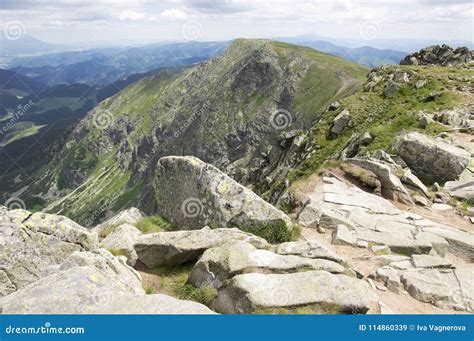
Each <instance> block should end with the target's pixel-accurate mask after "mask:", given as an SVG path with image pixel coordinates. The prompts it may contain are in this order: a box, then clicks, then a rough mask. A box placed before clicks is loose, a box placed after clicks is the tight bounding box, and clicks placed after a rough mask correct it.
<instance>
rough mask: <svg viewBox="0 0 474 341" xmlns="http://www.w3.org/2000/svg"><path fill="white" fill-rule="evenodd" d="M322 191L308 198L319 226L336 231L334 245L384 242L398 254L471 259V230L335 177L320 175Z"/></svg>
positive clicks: (381, 243)
mask: <svg viewBox="0 0 474 341" xmlns="http://www.w3.org/2000/svg"><path fill="white" fill-rule="evenodd" d="M322 191H323V196H322V199H321V196H318V195H312V196H311V200H312V203H313V204H315V205H319V208H320V211H321V217H320V220H319V227H320V228H322V229H331V230H335V231H334V233H333V238H332V242H333V244H341V245H351V246H354V247H358V246H359V245H361V243H364V244H365V242H368V245H369V247H370V246H373V245H376V246H377V245H380V246H383V245H386V246H388V247H389V248H390V250H391V252H394V253H400V254H407V255H411V254H429V253H431V252H432V251H433V252H435V253H436V254H437V255H439V256H444V255H445V254H446V252H448V251H449V252H452V253H454V254H456V255H458V256H460V257H463V258H465V259H468V260H470V259H473V258H474V253H473V250H474V234H472V233H467V232H463V231H460V230H457V229H455V228H453V227H451V226H448V225H443V224H440V223H436V222H433V221H430V220H428V219H425V218H423V217H422V216H420V215H418V214H414V213H411V212H408V211H403V210H400V209H398V208H396V207H395V206H394V205H393V204H392V203H391V202H390V201H388V200H386V199H384V198H381V197H379V196H377V195H374V194H371V193H367V192H364V191H362V190H361V189H359V188H357V187H355V186H352V185H348V184H346V183H344V182H343V181H341V180H339V179H337V178H334V177H324V178H323V186H322ZM435 205H436V204H435ZM448 206H449V205H448ZM449 207H450V209H452V207H451V206H449Z"/></svg>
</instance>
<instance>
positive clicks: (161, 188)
mask: <svg viewBox="0 0 474 341" xmlns="http://www.w3.org/2000/svg"><path fill="white" fill-rule="evenodd" d="M154 189H155V197H156V201H157V206H158V210H159V213H160V214H162V215H163V216H164V217H166V218H167V219H168V220H170V221H171V222H173V223H174V224H176V225H177V226H178V228H179V229H183V230H194V229H200V228H202V227H204V226H206V225H209V226H211V227H213V228H225V227H238V228H241V229H244V230H248V231H251V232H253V233H255V234H261V233H263V231H268V233H269V234H272V235H274V236H278V235H281V234H286V235H289V231H290V230H291V229H292V223H291V221H290V219H289V218H288V216H287V215H286V214H284V213H283V212H282V211H280V210H278V209H276V208H275V207H273V206H272V205H270V204H269V203H267V202H266V201H264V200H263V199H261V198H260V197H259V196H257V195H256V194H255V193H253V192H252V191H251V190H249V189H248V188H246V187H244V186H242V185H240V184H239V183H237V182H236V181H234V180H232V179H231V178H230V177H228V176H227V175H226V174H224V173H222V172H221V171H219V170H218V169H217V168H216V167H214V166H211V165H209V164H207V163H205V162H202V161H201V160H199V159H197V158H194V157H176V156H170V157H164V158H161V159H160V160H159V161H158V165H157V170H156V175H155V179H154ZM280 241H283V240H280Z"/></svg>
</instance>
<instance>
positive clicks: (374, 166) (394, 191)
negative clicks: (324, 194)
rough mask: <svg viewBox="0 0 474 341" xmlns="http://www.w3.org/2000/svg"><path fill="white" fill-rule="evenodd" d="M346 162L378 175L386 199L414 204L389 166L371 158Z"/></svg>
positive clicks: (360, 158) (359, 158)
mask: <svg viewBox="0 0 474 341" xmlns="http://www.w3.org/2000/svg"><path fill="white" fill-rule="evenodd" d="M346 161H347V162H349V163H352V164H355V165H357V166H359V167H362V168H364V169H367V170H369V171H371V172H373V173H374V174H375V175H377V177H378V178H379V180H380V182H381V184H382V194H383V196H384V197H386V198H388V199H391V200H396V201H400V202H401V203H404V204H408V205H413V204H414V203H413V200H412V199H411V197H410V194H408V191H407V190H406V188H405V186H403V184H402V182H401V181H400V179H399V178H398V177H397V176H396V175H395V174H394V173H393V172H392V169H391V168H390V166H389V165H387V164H384V163H383V162H382V161H379V160H377V159H374V158H371V157H363V158H362V157H358V158H353V159H348V160H346Z"/></svg>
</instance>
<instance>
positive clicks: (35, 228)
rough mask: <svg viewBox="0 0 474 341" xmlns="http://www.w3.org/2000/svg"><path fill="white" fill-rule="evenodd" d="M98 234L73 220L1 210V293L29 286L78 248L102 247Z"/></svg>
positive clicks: (93, 248) (80, 249)
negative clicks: (99, 245)
mask: <svg viewBox="0 0 474 341" xmlns="http://www.w3.org/2000/svg"><path fill="white" fill-rule="evenodd" d="M97 244H98V241H97V234H95V233H91V232H90V231H89V230H87V229H85V228H83V227H82V226H80V225H78V224H76V223H75V222H73V221H72V220H70V219H68V218H66V217H62V216H56V215H50V214H46V213H33V214H32V213H30V212H28V211H25V210H11V211H7V210H3V211H2V212H0V245H1V257H0V296H3V295H7V294H10V293H12V292H14V291H17V290H20V289H22V288H24V287H26V286H27V285H28V284H30V283H32V282H35V281H36V280H38V279H39V278H40V277H42V276H43V274H44V272H45V271H46V269H47V268H48V267H50V266H52V265H55V264H60V263H62V262H63V261H64V259H65V258H66V257H67V256H69V255H70V254H72V253H73V252H75V251H89V250H95V249H97V248H98V245H97Z"/></svg>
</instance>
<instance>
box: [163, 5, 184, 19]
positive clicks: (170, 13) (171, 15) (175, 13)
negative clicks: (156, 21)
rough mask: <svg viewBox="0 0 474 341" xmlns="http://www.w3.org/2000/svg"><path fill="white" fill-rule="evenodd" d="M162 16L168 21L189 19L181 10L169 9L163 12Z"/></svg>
mask: <svg viewBox="0 0 474 341" xmlns="http://www.w3.org/2000/svg"><path fill="white" fill-rule="evenodd" d="M160 15H161V16H162V17H164V18H166V19H186V18H187V17H188V15H187V14H186V12H184V11H182V10H180V9H179V8H171V9H167V10H165V11H163V12H161V14H160Z"/></svg>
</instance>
